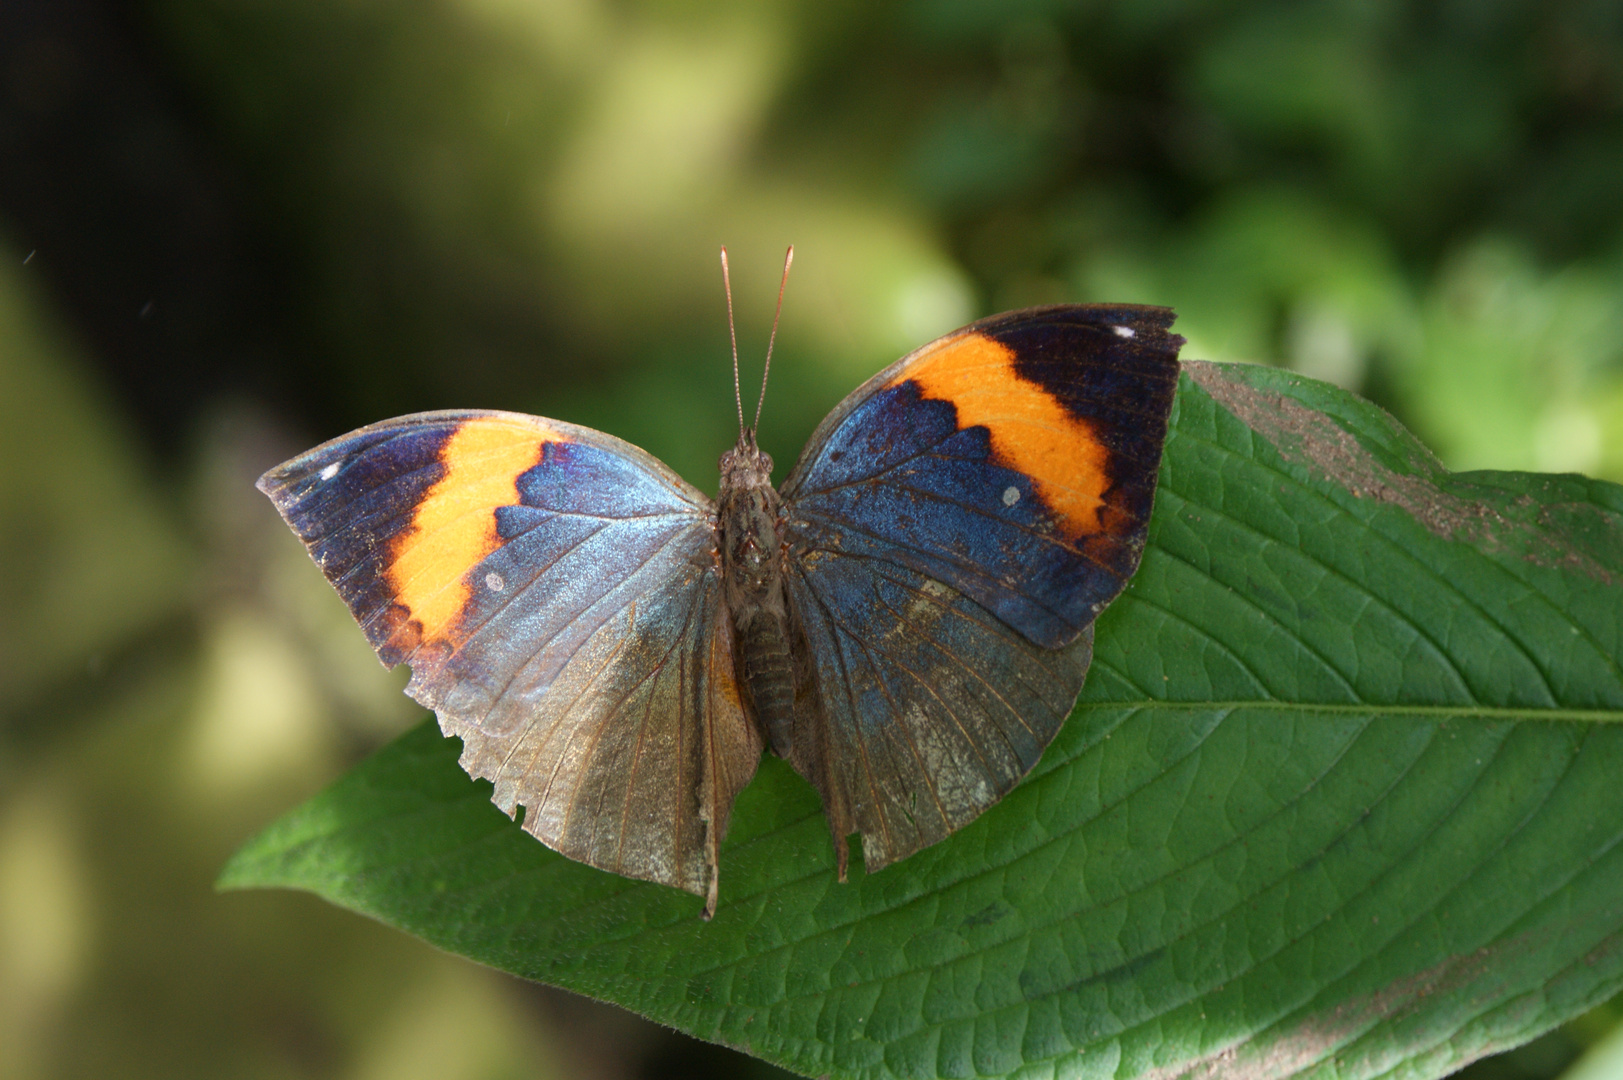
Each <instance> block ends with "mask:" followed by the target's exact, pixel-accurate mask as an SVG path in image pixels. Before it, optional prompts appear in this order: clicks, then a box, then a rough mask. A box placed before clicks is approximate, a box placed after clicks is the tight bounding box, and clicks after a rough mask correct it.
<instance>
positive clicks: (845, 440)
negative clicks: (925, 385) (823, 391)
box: [790, 382, 1121, 646]
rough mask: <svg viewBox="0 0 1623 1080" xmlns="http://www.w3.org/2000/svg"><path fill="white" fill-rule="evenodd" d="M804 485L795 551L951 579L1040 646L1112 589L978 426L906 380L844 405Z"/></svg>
mask: <svg viewBox="0 0 1623 1080" xmlns="http://www.w3.org/2000/svg"><path fill="white" fill-rule="evenodd" d="M812 484H816V485H817V487H816V488H815V489H814V490H805V487H810V486H811V485H812ZM805 487H803V489H802V491H803V493H802V494H801V496H800V497H799V498H798V499H797V500H796V501H795V502H794V503H793V504H792V507H791V510H790V529H791V536H792V537H793V538H794V543H795V549H796V550H802V549H803V550H808V551H810V550H850V551H853V552H859V553H861V554H862V555H864V556H866V557H872V558H879V559H886V560H889V561H891V562H894V563H896V564H898V565H902V566H906V567H909V568H910V569H913V570H916V571H918V572H920V573H924V574H928V575H929V576H931V577H934V578H936V579H938V580H941V581H945V582H950V583H951V584H952V585H953V587H954V588H956V589H958V590H960V591H962V592H964V593H965V594H967V595H969V596H972V597H974V598H975V599H976V600H977V601H979V602H980V603H981V604H982V605H984V606H985V607H987V608H988V609H990V610H991V611H992V612H994V613H995V614H996V615H997V616H998V618H1000V619H1002V620H1003V621H1004V622H1006V623H1008V624H1009V625H1010V626H1013V627H1016V628H1018V629H1019V630H1020V631H1021V632H1023V633H1025V634H1026V635H1027V636H1028V637H1029V638H1031V640H1033V641H1035V642H1038V643H1041V644H1044V645H1049V646H1057V645H1061V644H1063V643H1065V642H1066V641H1069V640H1071V639H1072V638H1074V637H1075V636H1076V634H1077V632H1078V631H1079V629H1080V628H1081V627H1082V626H1085V625H1087V623H1088V622H1090V621H1091V620H1092V618H1093V616H1094V614H1095V613H1096V611H1097V609H1098V608H1099V607H1102V606H1103V605H1104V604H1106V603H1108V602H1109V600H1110V599H1111V598H1112V597H1114V596H1115V595H1116V592H1117V591H1118V590H1119V589H1120V587H1121V583H1120V581H1119V579H1118V577H1117V575H1116V574H1115V573H1114V572H1112V571H1111V569H1110V568H1102V567H1099V566H1097V565H1096V564H1094V563H1093V562H1092V561H1091V560H1090V559H1088V558H1087V557H1086V556H1083V555H1080V554H1079V553H1078V552H1077V551H1075V550H1074V549H1073V548H1071V547H1069V546H1067V545H1066V544H1065V543H1064V542H1063V540H1062V538H1059V537H1056V536H1055V535H1054V534H1053V531H1052V529H1050V528H1049V527H1048V523H1047V521H1046V518H1045V511H1044V507H1043V505H1042V503H1041V501H1040V500H1039V499H1038V498H1037V497H1036V495H1035V493H1034V491H1033V486H1032V483H1031V480H1030V478H1029V477H1027V476H1025V475H1024V474H1022V473H1020V472H1019V471H1017V470H1015V469H1011V468H1007V467H1005V466H1003V465H1001V464H999V463H998V462H997V461H996V459H995V458H994V457H993V455H992V451H991V446H990V442H989V439H988V437H987V432H986V429H985V428H980V427H971V428H965V429H960V428H959V427H958V422H957V419H956V416H955V413H954V410H953V408H952V406H951V405H949V404H947V403H946V402H942V401H928V400H921V399H920V397H919V393H918V389H917V388H916V387H914V386H913V385H912V384H910V383H905V382H904V383H902V384H900V385H899V386H896V387H892V388H888V389H881V390H879V391H877V392H876V393H874V394H873V395H872V396H871V397H869V398H868V399H867V400H866V401H863V402H862V403H860V404H859V405H858V406H857V407H856V408H854V409H852V410H851V412H850V414H849V416H848V417H847V418H846V422H845V423H844V424H843V425H841V427H840V428H839V429H838V430H837V431H836V432H835V433H834V434H833V436H832V437H831V438H830V439H829V441H828V443H827V444H826V445H825V446H824V447H823V450H822V454H821V457H820V459H819V461H818V467H817V468H816V469H815V471H814V472H812V473H811V475H810V476H809V477H808V480H807V482H806V485H805ZM1010 491H1014V492H1015V493H1016V494H1017V496H1018V497H1017V498H1014V499H1012V501H1011V500H1010V499H1009V496H1008V495H1007V493H1008V492H1010Z"/></svg>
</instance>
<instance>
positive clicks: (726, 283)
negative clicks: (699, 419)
mask: <svg viewBox="0 0 1623 1080" xmlns="http://www.w3.org/2000/svg"><path fill="white" fill-rule="evenodd" d="M721 287H722V288H723V289H726V290H727V333H728V334H729V335H730V336H731V337H732V339H733V402H734V403H735V404H736V405H737V406H738V438H739V441H740V442H742V441H743V438H744V395H743V392H742V391H741V390H739V388H738V330H737V328H736V327H734V326H733V281H732V278H730V277H728V276H727V247H726V245H725V244H724V245H722V248H721Z"/></svg>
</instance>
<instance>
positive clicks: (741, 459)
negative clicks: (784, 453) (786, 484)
mask: <svg viewBox="0 0 1623 1080" xmlns="http://www.w3.org/2000/svg"><path fill="white" fill-rule="evenodd" d="M781 505H782V504H781V502H780V500H779V498H778V493H777V492H776V491H775V490H773V487H772V458H771V457H769V456H768V455H767V454H765V453H763V452H762V451H761V450H760V448H759V447H757V446H756V445H755V433H754V432H753V431H747V432H745V434H744V435H742V436H740V437H739V440H738V445H737V446H736V447H734V448H733V449H731V450H729V451H727V453H725V454H723V455H722V456H721V491H720V493H719V494H718V495H717V497H716V522H717V528H718V530H719V531H720V537H719V541H720V550H721V570H722V582H723V585H722V590H723V595H724V596H725V598H726V602H727V610H728V612H729V613H730V614H731V616H732V621H733V631H734V643H735V654H736V662H737V666H738V671H739V673H740V674H741V675H742V676H743V683H744V687H745V691H746V694H745V696H746V698H747V699H748V702H749V705H750V707H751V710H752V712H753V713H754V715H755V720H756V723H758V724H759V725H760V727H761V730H762V733H763V734H764V735H765V736H766V737H767V739H768V741H769V742H770V743H771V745H772V749H773V751H774V752H776V753H777V754H778V755H779V756H780V757H785V758H786V757H788V756H789V751H790V738H789V733H790V731H791V730H792V728H793V720H794V699H795V686H794V665H793V660H792V659H791V655H790V648H789V643H790V625H789V609H788V605H787V603H786V602H785V600H784V588H783V554H782V552H783V544H782V535H781V534H782V523H781V515H780V507H781Z"/></svg>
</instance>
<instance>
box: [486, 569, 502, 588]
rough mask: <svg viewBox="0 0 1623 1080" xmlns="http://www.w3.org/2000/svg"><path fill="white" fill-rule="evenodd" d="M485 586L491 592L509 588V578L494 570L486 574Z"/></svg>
mask: <svg viewBox="0 0 1623 1080" xmlns="http://www.w3.org/2000/svg"><path fill="white" fill-rule="evenodd" d="M485 587H486V588H488V589H489V590H490V591H491V592H501V591H502V590H503V589H505V588H507V579H506V578H504V577H502V576H501V575H500V574H498V573H496V572H495V571H494V570H492V571H491V572H490V573H488V574H486V575H485Z"/></svg>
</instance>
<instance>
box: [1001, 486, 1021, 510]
mask: <svg viewBox="0 0 1623 1080" xmlns="http://www.w3.org/2000/svg"><path fill="white" fill-rule="evenodd" d="M1019 501H1020V489H1019V488H1017V487H1012V486H1011V487H1006V488H1004V489H1003V505H1004V506H1013V505H1014V504H1015V503H1017V502H1019Z"/></svg>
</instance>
